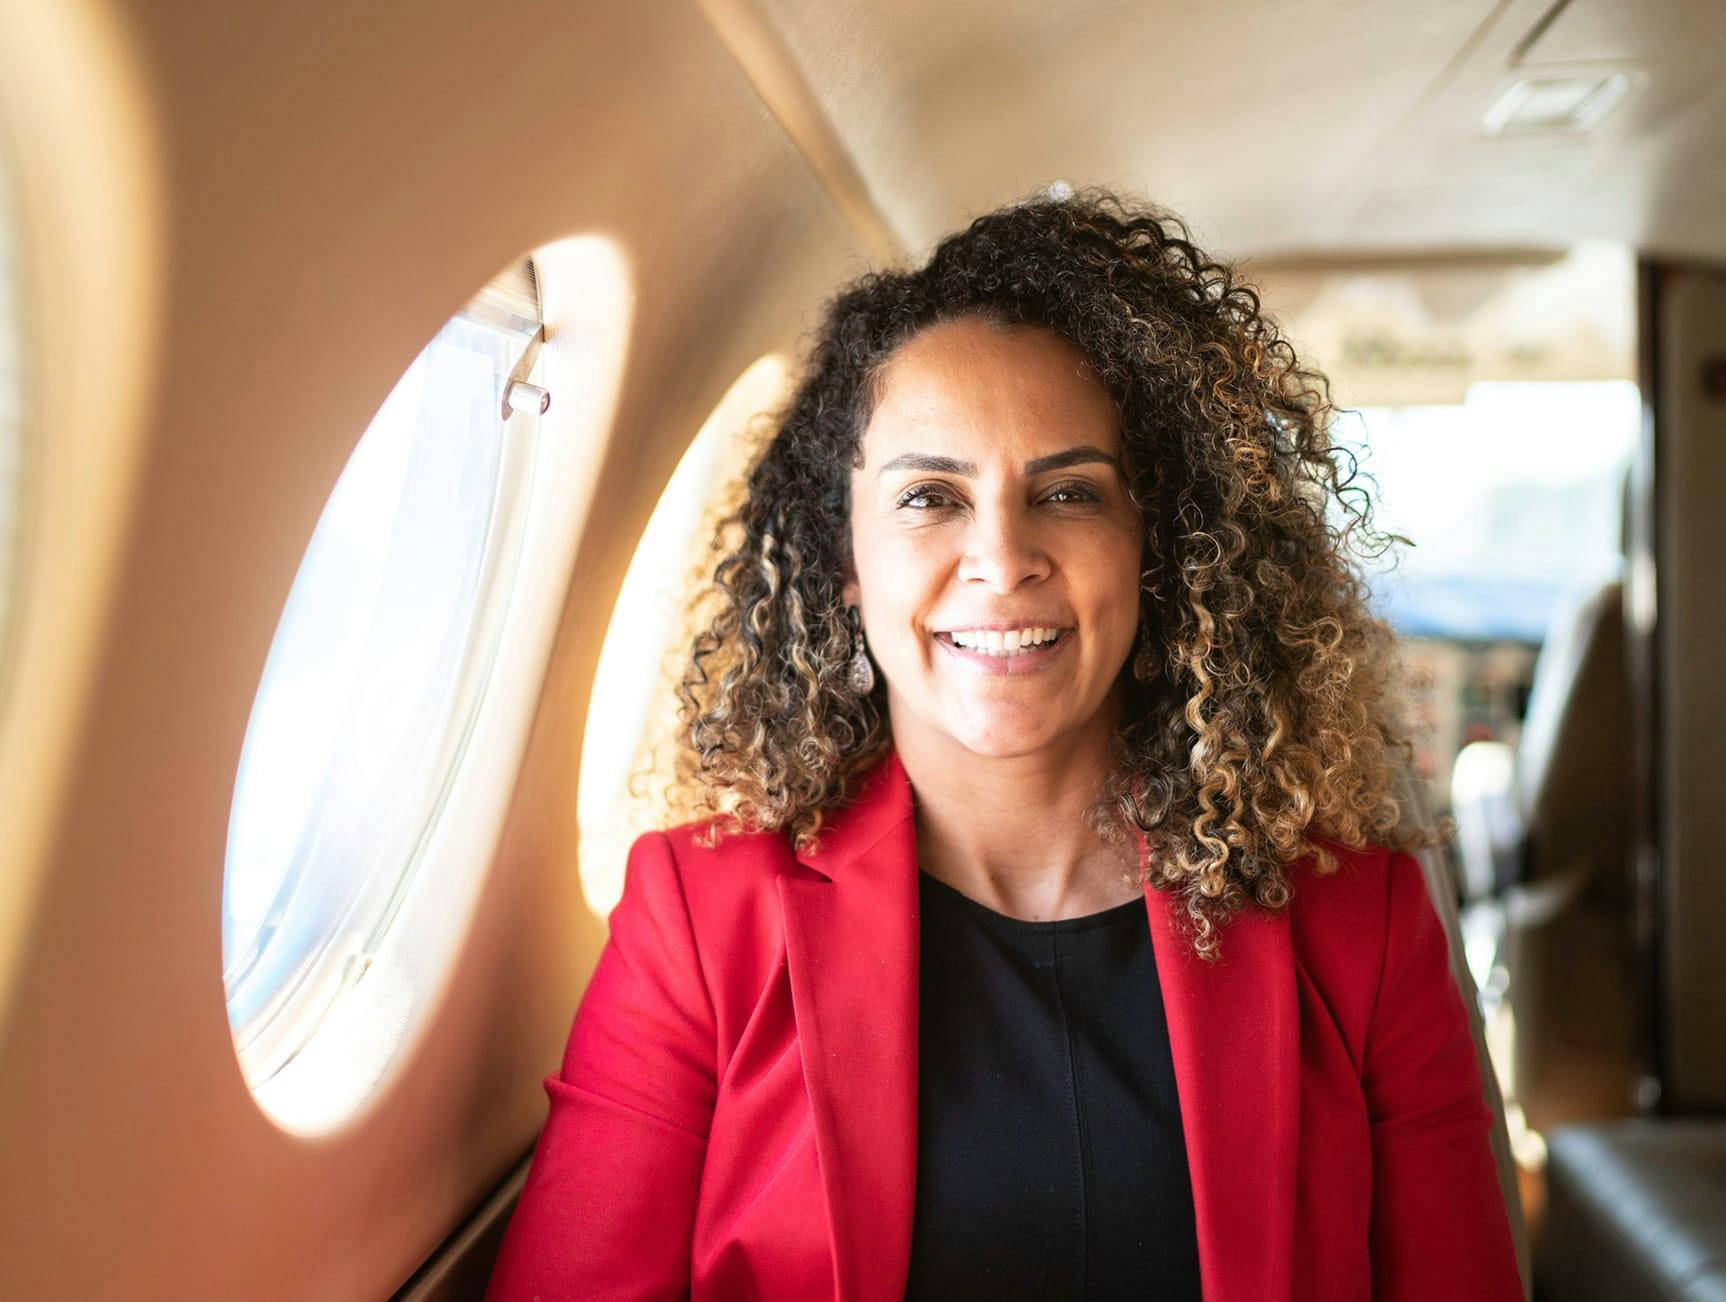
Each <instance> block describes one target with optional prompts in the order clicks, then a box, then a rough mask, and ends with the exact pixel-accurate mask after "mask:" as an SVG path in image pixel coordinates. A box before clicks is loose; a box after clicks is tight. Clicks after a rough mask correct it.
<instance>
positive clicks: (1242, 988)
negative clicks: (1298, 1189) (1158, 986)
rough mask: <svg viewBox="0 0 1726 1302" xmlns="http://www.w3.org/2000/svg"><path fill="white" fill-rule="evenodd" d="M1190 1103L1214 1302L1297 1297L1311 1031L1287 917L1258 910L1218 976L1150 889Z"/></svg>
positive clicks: (1174, 1042)
mask: <svg viewBox="0 0 1726 1302" xmlns="http://www.w3.org/2000/svg"><path fill="white" fill-rule="evenodd" d="M1145 903H1146V908H1147V912H1148V913H1149V915H1150V923H1151V938H1152V943H1153V946H1154V948H1155V951H1156V958H1157V977H1158V979H1159V980H1160V981H1161V983H1162V988H1163V1009H1164V1012H1165V1015H1166V1016H1167V1019H1168V1026H1169V1047H1170V1050H1171V1051H1172V1053H1173V1056H1174V1064H1175V1088H1176V1090H1177V1092H1178V1093H1179V1095H1180V1105H1181V1125H1182V1128H1183V1129H1184V1131H1185V1133H1186V1144H1187V1164H1188V1167H1189V1169H1190V1172H1191V1176H1192V1184H1193V1210H1194V1215H1195V1217H1196V1220H1197V1224H1198V1238H1199V1272H1200V1276H1201V1279H1202V1281H1203V1285H1204V1295H1205V1302H1268V1300H1269V1299H1286V1298H1288V1297H1289V1294H1290V1290H1291V1288H1292V1287H1293V1281H1292V1275H1291V1272H1292V1266H1293V1261H1294V1211H1295V1161H1296V1157H1297V1155H1298V1148H1299V1138H1300V1022H1299V1016H1300V1014H1299V1009H1298V1006H1297V1004H1296V1000H1295V970H1294V952H1293V948H1292V945H1291V942H1290V938H1289V918H1288V912H1287V910H1286V909H1285V910H1279V911H1277V912H1275V913H1266V912H1265V911H1264V910H1261V909H1259V908H1258V907H1257V906H1256V905H1248V906H1247V907H1246V909H1244V910H1243V911H1242V912H1241V913H1240V914H1238V915H1237V916H1236V917H1235V918H1234V919H1233V920H1232V921H1231V922H1230V923H1229V924H1228V925H1227V926H1225V927H1224V928H1223V930H1222V936H1221V945H1222V957H1221V959H1220V960H1219V961H1218V963H1217V964H1216V965H1215V966H1214V967H1212V966H1208V965H1206V964H1205V962H1204V961H1203V960H1202V959H1199V958H1196V957H1194V956H1193V954H1192V953H1191V952H1189V951H1188V949H1187V948H1186V944H1187V942H1186V940H1185V938H1184V937H1183V936H1181V935H1179V934H1178V933H1177V932H1176V931H1175V930H1174V929H1173V924H1174V922H1175V918H1176V911H1177V908H1178V905H1177V903H1176V902H1175V901H1174V900H1173V899H1171V898H1170V897H1169V895H1168V894H1166V893H1165V892H1162V891H1156V890H1152V889H1150V888H1148V887H1147V888H1146V890H1145Z"/></svg>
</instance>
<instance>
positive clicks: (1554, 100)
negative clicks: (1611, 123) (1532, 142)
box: [1481, 72, 1630, 136]
mask: <svg viewBox="0 0 1726 1302" xmlns="http://www.w3.org/2000/svg"><path fill="white" fill-rule="evenodd" d="M1629 89H1630V78H1629V77H1628V76H1626V75H1625V74H1624V73H1622V72H1609V73H1596V74H1594V75H1593V76H1588V77H1545V78H1540V79H1530V80H1527V81H1518V82H1513V83H1511V85H1510V86H1508V87H1507V88H1506V89H1505V91H1504V93H1503V94H1502V95H1500V96H1499V97H1498V99H1497V100H1496V101H1495V102H1494V103H1493V105H1492V107H1491V108H1489V109H1487V111H1486V116H1485V117H1484V118H1483V119H1482V120H1481V126H1482V127H1484V128H1485V130H1486V131H1487V133H1488V134H1489V135H1495V136H1497V135H1509V134H1512V133H1514V132H1520V131H1586V130H1588V129H1589V128H1590V127H1592V126H1594V125H1595V123H1597V122H1599V121H1600V119H1601V118H1603V117H1605V116H1606V114H1607V113H1608V112H1610V111H1611V109H1612V107H1613V106H1614V105H1615V104H1617V103H1618V101H1619V100H1621V99H1623V98H1624V92H1625V91H1627V90H1629Z"/></svg>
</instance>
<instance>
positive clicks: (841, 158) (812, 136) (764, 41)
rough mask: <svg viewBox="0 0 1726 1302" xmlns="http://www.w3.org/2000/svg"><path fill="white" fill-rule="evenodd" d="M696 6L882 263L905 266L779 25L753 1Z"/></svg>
mask: <svg viewBox="0 0 1726 1302" xmlns="http://www.w3.org/2000/svg"><path fill="white" fill-rule="evenodd" d="M696 4H697V5H698V6H699V7H700V9H701V12H702V14H703V16H704V17H705V18H706V19H707V22H708V24H709V25H710V26H711V27H712V28H713V30H714V32H715V33H716V34H717V35H718V37H719V40H720V43H721V44H723V45H724V46H725V48H726V50H727V51H728V52H729V53H730V55H731V57H732V58H733V59H734V60H735V61H736V63H737V66H738V67H739V68H741V69H742V70H743V74H744V76H745V77H747V78H748V79H749V84H750V85H751V86H752V87H753V88H754V90H755V93H756V95H758V96H759V97H760V99H761V102H762V103H763V104H764V105H765V106H766V108H767V111H768V113H769V114H771V115H772V117H773V119H774V120H775V121H776V122H778V123H779V125H780V128H781V129H782V130H783V131H784V132H785V134H786V136H787V137H788V138H789V139H790V141H791V143H792V146H793V147H794V148H795V149H796V150H797V152H798V153H800V154H801V155H802V156H803V159H804V161H805V162H806V163H808V165H809V169H810V171H812V172H813V173H814V174H815V179H816V181H817V182H819V184H820V185H821V188H822V189H824V190H825V191H826V192H827V195H828V197H829V198H830V199H832V200H833V203H834V206H835V207H837V208H838V209H839V213H840V215H841V217H843V219H844V220H845V222H846V223H847V224H848V225H849V226H850V227H851V229H852V230H853V231H854V232H855V233H856V235H857V238H858V240H859V242H860V243H861V244H862V246H863V248H864V249H865V250H866V251H867V252H868V254H869V256H870V257H871V258H872V259H873V260H875V261H876V262H877V263H895V262H898V261H900V260H901V259H902V258H903V256H904V252H905V242H904V240H903V239H901V238H900V236H899V233H898V232H897V231H896V230H895V229H894V227H893V224H892V222H891V221H889V220H888V218H887V215H886V213H885V212H883V211H882V208H881V205H880V204H879V203H877V202H876V201H875V196H874V195H873V194H872V193H871V192H870V189H869V183H868V182H867V181H866V180H864V178H863V174H862V172H861V171H860V170H859V169H858V167H857V160H856V159H855V158H854V157H853V156H852V153H851V151H850V150H849V149H848V148H847V147H846V145H845V142H844V140H843V139H841V138H840V135H839V132H838V131H837V130H836V129H835V127H834V125H833V122H832V120H831V119H830V118H829V117H828V116H827V113H826V111H825V110H824V109H823V108H822V107H821V103H820V101H819V100H818V99H817V98H816V96H815V91H814V89H813V88H812V87H811V86H810V85H809V81H808V78H807V77H805V76H804V73H803V70H802V69H801V68H800V67H798V65H797V60H796V58H795V57H794V56H793V55H792V53H791V51H790V49H789V48H787V46H786V44H785V42H784V40H783V39H782V38H781V37H780V34H779V33H778V31H776V30H775V29H774V27H773V25H772V23H771V22H769V21H768V19H767V18H766V16H765V15H764V14H763V13H762V12H761V10H760V8H759V7H758V6H757V5H756V4H755V3H754V2H753V0H696Z"/></svg>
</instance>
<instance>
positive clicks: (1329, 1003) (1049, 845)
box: [492, 193, 1521, 1302]
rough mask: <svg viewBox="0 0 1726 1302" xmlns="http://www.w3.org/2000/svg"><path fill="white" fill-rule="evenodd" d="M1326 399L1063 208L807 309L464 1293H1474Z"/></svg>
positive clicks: (1223, 289)
mask: <svg viewBox="0 0 1726 1302" xmlns="http://www.w3.org/2000/svg"><path fill="white" fill-rule="evenodd" d="M1330 415H1331V413H1330V407H1329V403H1328V401H1327V399H1326V397H1325V383H1324V380H1323V379H1322V377H1320V376H1318V375H1317V374H1315V373H1312V372H1309V371H1306V370H1304V369H1302V368H1301V367H1300V366H1299V364H1298V363H1297V361H1296V359H1295V356H1294V353H1293V351H1292V350H1291V349H1290V348H1289V346H1288V345H1287V344H1286V343H1284V342H1282V341H1281V339H1280V338H1279V337H1278V335H1277V332H1276V328H1275V326H1274V325H1273V323H1271V322H1270V321H1269V320H1268V319H1267V318H1265V317H1264V316H1263V315H1262V314H1261V313H1260V312H1259V310H1258V301H1257V299H1256V297H1255V296H1254V294H1253V291H1251V290H1250V289H1248V288H1246V287H1244V286H1242V285H1240V284H1239V283H1238V282H1237V281H1236V280H1235V278H1234V273H1233V272H1232V271H1231V270H1230V269H1229V268H1228V267H1226V266H1224V265H1222V264H1220V263H1215V262H1211V261H1209V260H1208V259H1206V258H1205V257H1204V255H1203V254H1201V253H1200V252H1199V251H1198V250H1197V249H1196V248H1194V247H1193V245H1192V244H1191V242H1190V240H1189V239H1188V238H1187V235H1186V232H1185V229H1184V227H1182V226H1181V225H1180V223H1179V222H1178V221H1177V220H1176V219H1174V218H1172V217H1169V216H1167V215H1166V214H1162V213H1159V212H1158V211H1156V210H1154V209H1151V208H1149V207H1148V206H1144V205H1139V204H1136V203H1133V202H1129V201H1125V200H1120V199H1116V198H1114V197H1112V196H1108V195H1103V194H1095V193H1089V194H1079V195H1070V196H1067V197H1066V198H1063V199H1060V200H1051V201H1039V202H1033V203H1027V204H1023V205H1016V206H1014V207H1011V208H1007V209H1003V210H1001V211H999V212H996V213H991V214H989V215H987V216H985V217H982V218H979V219H978V220H977V221H975V222H974V223H973V224H972V225H971V226H970V228H969V229H967V230H965V231H963V232H960V233H959V234H957V235H954V236H952V237H950V238H949V239H947V240H945V241H943V242H942V243H941V244H940V246H939V247H937V248H936V250H935V252H934V254H933V256H932V257H931V259H930V261H929V262H928V264H927V265H926V266H924V267H921V268H917V269H913V270H908V271H894V272H884V273H879V274H876V275H871V276H868V277H865V278H864V279H863V280H862V281H860V282H858V283H857V284H856V285H854V286H852V287H851V288H849V289H847V290H846V291H844V292H843V293H841V294H840V295H839V296H838V298H836V299H835V300H834V302H833V303H832V305H831V306H830V308H829V310H828V315H827V319H826V322H825V324H824V325H823V327H822V329H821V330H820V332H819V333H818V336H817V339H816V342H815V345H814V348H813V349H812V351H811V353H810V356H809V358H808V360H807V363H806V367H805V370H804V374H803V378H802V380H801V382H800V384H799V385H798V387H797V389H796V391H795V393H794V394H793V396H792V397H791V399H790V400H789V403H788V405H787V406H786V408H785V409H784V411H783V412H782V413H780V414H779V416H778V418H777V421H776V426H775V428H774V431H773V434H772V437H771V438H770V440H769V441H768V442H767V444H766V446H765V448H764V450H763V451H762V452H761V453H760V455H759V456H758V457H757V458H756V460H755V461H754V463H753V465H752V466H751V468H750V470H749V472H748V474H747V476H746V477H745V479H746V482H745V484H744V491H743V492H742V493H741V495H740V497H739V499H737V500H740V502H741V505H740V506H739V508H738V509H737V511H736V512H735V513H734V514H733V515H732V516H730V517H729V518H728V519H727V520H726V521H725V522H724V523H723V524H722V525H721V527H720V530H719V532H718V535H717V537H716V539H715V542H714V547H715V550H716V551H717V553H718V555H717V560H716V563H715V565H714V568H713V572H712V583H711V585H710V586H709V587H708V588H707V589H706V590H705V591H704V592H702V593H701V594H700V595H699V597H698V599H697V602H696V607H695V615H696V628H697V629H698V630H699V631H698V632H696V633H695V634H694V635H693V642H692V645H691V648H690V653H689V656H688V660H687V667H686V669H685V671H684V673H683V676H682V681H681V684H680V690H679V695H680V698H681V714H680V717H681V722H682V727H683V734H682V737H681V739H680V740H681V754H680V768H679V771H678V774H677V775H676V776H677V783H678V785H675V786H674V788H673V797H674V800H677V801H681V802H682V803H681V806H680V808H681V811H682V812H683V813H685V814H686V815H687V817H686V819H685V821H683V822H682V823H681V824H680V825H678V826H674V827H672V828H670V829H669V830H668V831H665V832H654V833H649V834H647V835H645V836H642V837H641V838H640V839H638V840H637V841H636V842H635V845H634V848H633V850H632V851H631V853H630V856H629V862H628V865H627V869H626V872H625V878H624V887H623V896H622V898H621V900H620V901H619V902H618V904H617V907H616V908H615V910H613V912H612V914H611V916H610V929H611V934H610V937H609V939H608V941H607V943H606V948H605V950H604V952H603V954H602V956H601V958H600V961H599V965H598V967H597V969H596V970H595V972H594V975H593V978H592V981H591V983H590V984H589V986H588V989H587V992H586V994H585V995H584V996H583V999H582V1003H581V1007H580V1009H579V1010H578V1012H577V1014H576V1018H575V1024H574V1027H573V1028H572V1031H571V1034H570V1038H569V1044H568V1048H567V1050H566V1053H565V1056H564V1063H563V1068H562V1070H561V1072H560V1073H559V1074H558V1075H557V1076H554V1077H552V1078H550V1079H548V1080H547V1082H546V1088H547V1090H548V1092H549V1093H550V1095H551V1100H552V1109H551V1116H550V1118H549V1120H548V1121H547V1123H546V1128H545V1131H544V1133H543V1135H542V1136H541V1139H540V1143H539V1148H538V1150H537V1154H536V1157H535V1159H534V1162H533V1166H532V1169H531V1171H530V1173H529V1176H528V1179H527V1183H526V1186H525V1187H524V1189H523V1192H522V1196H521V1202H520V1205H519V1208H518V1210H517V1212H516V1215H515V1218H514V1220H513V1222H512V1224H511V1227H510V1229H509V1232H508V1235H507V1237H506V1240H505V1243H504V1245H503V1248H502V1252H501V1254H500V1257H499V1263H498V1269H497V1274H496V1276H495V1277H494V1280H493V1286H492V1288H493V1293H492V1295H493V1297H494V1298H497V1299H515V1298H523V1299H525V1298H532V1297H538V1298H551V1297H569V1298H577V1297H579V1298H592V1297H600V1296H630V1297H636V1296H695V1297H713V1298H732V1297H763V1298H818V1297H834V1296H837V1297H839V1298H844V1299H888V1298H894V1299H913V1298H915V1299H922V1298H931V1299H933V1298H941V1299H947V1298H955V1297H989V1298H991V1299H1004V1298H1025V1299H1033V1298H1037V1299H1041V1298H1052V1297H1079V1296H1084V1297H1104V1296H1106V1297H1118V1296H1127V1295H1130V1294H1138V1293H1143V1292H1145V1291H1151V1292H1155V1293H1156V1294H1157V1295H1158V1296H1162V1297H1167V1298H1171V1299H1175V1298H1182V1299H1197V1298H1199V1297H1201V1296H1202V1297H1204V1298H1205V1299H1207V1302H1247V1300H1248V1299H1253V1300H1255V1302H1256V1300H1257V1299H1262V1298H1266V1297H1320V1296H1323V1297H1331V1296H1348V1297H1364V1296H1368V1295H1369V1294H1370V1295H1374V1296H1384V1297H1398V1298H1404V1297H1417V1296H1418V1297H1469V1298H1481V1299H1498V1300H1507V1299H1510V1298H1518V1299H1519V1298H1520V1297H1521V1288H1520V1286H1519V1283H1518V1275H1517V1266H1516V1258H1515V1249H1514V1247H1513V1243H1512V1239H1511V1234H1510V1229H1509V1222H1508V1218H1507V1211H1506V1204H1505V1203H1504V1201H1503V1197H1502V1195H1501V1193H1500V1188H1499V1184H1498V1178H1497V1174H1496V1172H1495V1169H1494V1165H1493V1158H1492V1152H1491V1148H1490V1144H1489V1140H1488V1133H1489V1129H1490V1127H1491V1125H1492V1114H1491V1113H1490V1111H1489V1110H1488V1108H1487V1106H1486V1104H1485V1102H1484V1101H1483V1096H1482V1077H1481V1072H1480V1063H1479V1060H1478V1058H1477V1056H1476V1052H1475V1046H1474V1042H1473V1039H1472V1038H1471V1033H1470V1030H1469V1022H1468V1018H1467V1014H1466V1011H1465V1007H1464V1004H1463V1002H1462V998H1461V996H1460V992H1459V990H1458V987H1457V985H1456V984H1455V982H1454V981H1453V979H1452V976H1451V972H1450V968H1449V966H1448V955H1447V949H1446V938H1445V932H1444V927H1443V924H1442V923H1441V922H1440V920H1439V917H1438V915H1437V913H1436V912H1435V910H1434V906H1433V902H1432V899H1431V897H1430V896H1429V895H1428V893H1427V889H1426V885H1425V880H1424V878H1423V876H1422V873H1421V869H1420V866H1419V864H1418V862H1417V861H1416V860H1415V858H1414V857H1413V856H1412V855H1410V854H1408V853H1405V851H1406V850H1407V848H1409V847H1411V846H1414V845H1418V844H1423V843H1426V842H1428V841H1429V840H1430V838H1431V837H1432V835H1433V833H1432V829H1430V828H1425V827H1419V826H1412V827H1406V826H1402V824H1403V821H1404V820H1403V819H1402V817H1401V815H1402V809H1401V806H1400V805H1399V803H1398V800H1397V798H1396V795H1395V783H1396V781H1397V777H1398V775H1397V772H1396V764H1395V758H1396V752H1397V751H1398V750H1399V749H1405V748H1406V744H1407V743H1406V741H1405V739H1404V737H1403V733H1402V730H1401V726H1400V722H1399V711H1398V707H1397V699H1396V696H1395V693H1394V691H1393V690H1392V689H1393V686H1394V670H1395V661H1394V656H1393V654H1392V642H1391V637H1390V633H1389V630H1388V629H1387V628H1386V627H1385V626H1384V625H1383V624H1382V623H1380V622H1379V621H1378V620H1377V619H1375V618H1374V617H1373V616H1372V614H1371V613H1370V612H1369V610H1368V609H1367V607H1366V604H1365V601H1364V590H1363V589H1364V585H1363V584H1362V582H1361V579H1360V576H1359V574H1358V573H1357V570H1356V563H1355V558H1353V557H1351V556H1350V555H1349V551H1350V545H1351V544H1352V543H1353V541H1354V538H1355V535H1356V533H1357V531H1358V532H1359V533H1362V534H1365V535H1366V536H1367V537H1369V538H1373V537H1376V535H1374V534H1373V533H1372V531H1371V528H1370V523H1369V519H1368V517H1369V510H1370V507H1369V504H1368V503H1366V502H1365V501H1364V500H1359V494H1358V493H1357V492H1356V491H1355V490H1354V489H1353V488H1352V485H1351V483H1350V480H1349V476H1348V475H1347V474H1345V473H1344V472H1342V471H1340V470H1339V469H1338V467H1337V464H1336V461H1335V459H1334V456H1333V452H1332V448H1331V444H1330V441H1329V424H1330ZM1332 506H1336V507H1339V508H1340V516H1341V518H1342V519H1343V520H1344V522H1345V523H1344V524H1343V525H1342V526H1333V525H1332V524H1330V523H1328V522H1329V521H1330V520H1331V519H1332V518H1333V517H1332V516H1331V515H1330V514H1329V512H1328V508H1330V507H1332ZM674 807H676V806H674ZM1135 851H1136V853H1135ZM1255 904H1256V905H1257V906H1262V907H1250V906H1252V905H1255ZM1147 924H1148V925H1147ZM1225 924H1226V927H1227V930H1228V932H1229V934H1228V936H1227V937H1223V936H1222V935H1221V932H1222V930H1223V929H1224V927H1225ZM1225 939H1226V942H1227V943H1226V945H1223V944H1221V943H1220V942H1221V941H1223V940H1225ZM1225 951H1226V952H1225ZM1219 958H1221V959H1223V960H1225V961H1218V960H1219Z"/></svg>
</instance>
